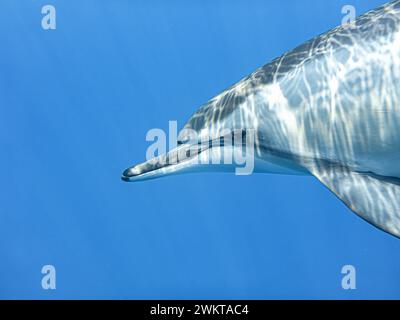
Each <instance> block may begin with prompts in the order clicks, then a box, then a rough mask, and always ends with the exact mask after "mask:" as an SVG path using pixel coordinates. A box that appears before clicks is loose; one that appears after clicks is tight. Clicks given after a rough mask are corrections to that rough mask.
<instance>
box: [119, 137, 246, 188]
mask: <svg viewBox="0 0 400 320" xmlns="http://www.w3.org/2000/svg"><path fill="white" fill-rule="evenodd" d="M244 137H245V136H244ZM226 138H227V137H226V136H221V137H218V138H215V139H209V140H206V141H199V142H197V143H192V144H190V143H185V142H183V141H178V142H177V147H176V148H174V149H172V150H170V151H169V152H167V153H165V154H162V155H160V156H157V157H155V158H152V159H150V160H148V161H146V162H144V163H141V164H138V165H135V166H132V167H130V168H128V169H126V170H125V171H124V172H123V173H122V177H121V179H122V180H123V181H126V182H130V181H132V178H136V179H139V178H140V177H142V176H144V175H150V174H152V173H155V172H156V171H158V170H165V169H168V168H170V167H174V166H178V165H184V164H185V163H188V162H190V161H191V160H193V159H194V158H196V157H199V156H200V154H201V153H202V152H205V151H207V150H211V149H213V148H218V147H219V148H223V147H227V146H231V147H233V146H235V147H239V148H243V147H245V141H243V136H242V140H241V142H239V143H238V142H235V141H234V140H233V139H230V143H227V139H226ZM222 164H223V163H222Z"/></svg>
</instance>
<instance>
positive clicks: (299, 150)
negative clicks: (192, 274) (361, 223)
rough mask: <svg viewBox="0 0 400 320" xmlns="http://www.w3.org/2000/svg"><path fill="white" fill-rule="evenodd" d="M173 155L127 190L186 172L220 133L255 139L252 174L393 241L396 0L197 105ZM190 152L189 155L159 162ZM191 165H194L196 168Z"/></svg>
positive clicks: (399, 24)
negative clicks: (324, 196) (289, 180)
mask: <svg viewBox="0 0 400 320" xmlns="http://www.w3.org/2000/svg"><path fill="white" fill-rule="evenodd" d="M184 129H185V130H182V131H181V133H180V135H179V137H178V146H177V148H176V149H173V150H171V151H170V152H169V153H168V154H166V155H161V156H159V157H155V158H154V159H151V160H149V161H147V162H145V163H143V164H139V165H136V166H133V167H131V168H129V169H127V170H125V172H124V173H123V176H122V179H123V180H125V181H139V180H147V179H153V178H158V177H161V176H166V175H171V174H178V173H183V172H193V171H207V170H214V171H215V170H216V171H227V170H229V168H228V169H227V166H226V165H220V166H214V165H213V166H202V165H199V161H194V160H196V159H195V158H196V157H200V156H201V155H202V154H203V150H204V149H210V148H213V149H214V148H217V149H218V150H219V151H221V150H222V151H223V150H224V149H226V148H232V145H229V144H217V145H216V146H215V145H214V144H213V145H212V146H210V144H208V143H207V145H204V144H200V143H192V142H188V139H187V138H186V137H185V132H189V131H190V130H186V129H191V130H192V131H195V132H196V133H198V136H199V137H206V136H208V137H211V140H215V139H220V138H222V137H223V136H224V135H225V132H226V129H229V130H232V131H235V130H253V131H254V132H255V142H254V144H255V147H254V150H255V151H254V158H255V168H254V171H255V172H266V173H282V174H299V175H313V176H315V177H316V178H317V179H318V180H319V181H321V182H322V183H323V184H324V185H325V186H326V187H328V188H329V189H330V190H331V191H332V192H333V193H334V194H336V196H337V197H338V198H339V199H341V200H342V201H343V202H344V203H345V204H346V205H347V206H348V207H349V208H350V209H351V210H352V211H354V212H355V213H356V214H358V215H359V216H360V217H361V218H363V219H365V220H366V221H368V222H370V223H371V224H373V225H374V226H376V227H378V228H379V229H381V230H384V231H386V232H388V233H390V234H392V235H394V236H396V237H400V163H399V160H400V0H398V1H393V2H391V3H388V4H386V5H383V6H382V7H379V8H377V9H375V10H373V11H370V12H368V13H366V14H364V15H362V16H360V17H359V18H358V19H357V20H356V21H355V22H354V23H353V25H346V26H344V25H343V26H339V27H337V28H335V29H333V30H331V31H329V32H327V33H325V34H322V35H320V36H318V37H316V38H314V39H312V40H310V41H308V42H306V43H304V44H303V45H301V46H299V47H298V48H296V49H294V50H293V51H290V52H288V53H285V54H284V55H282V56H281V57H279V58H277V59H275V60H273V61H272V62H271V63H269V64H267V65H265V66H264V67H262V68H260V69H258V70H256V71H255V72H254V73H252V74H251V75H249V76H248V77H246V78H245V79H243V80H241V81H240V82H238V83H237V84H236V85H234V86H232V87H231V88H229V89H227V90H226V91H224V92H223V93H221V94H220V95H218V96H217V97H215V98H213V99H212V100H210V101H209V102H208V103H206V104H205V105H203V106H202V107H201V108H200V109H199V110H198V111H197V112H196V113H195V114H194V115H193V116H192V117H191V118H190V119H189V121H188V122H187V124H186V125H185V127H184ZM190 146H192V147H193V146H197V148H198V152H197V154H196V155H194V156H189V157H187V158H183V159H180V160H179V161H175V162H174V163H170V162H168V161H165V160H167V159H169V158H170V157H172V156H173V155H174V154H176V153H178V152H180V150H185V149H186V148H189V147H190ZM197 160H198V159H197Z"/></svg>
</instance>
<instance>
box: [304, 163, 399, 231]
mask: <svg viewBox="0 0 400 320" xmlns="http://www.w3.org/2000/svg"><path fill="white" fill-rule="evenodd" d="M310 171H311V172H312V173H313V174H314V176H316V177H317V178H318V179H319V180H320V181H321V182H322V183H323V184H324V185H325V186H327V187H328V188H329V189H330V190H331V191H332V192H333V193H334V194H336V196H338V197H339V199H341V200H342V201H343V202H344V203H345V204H346V205H347V206H348V207H349V208H350V209H351V210H353V211H354V212H355V213H356V214H357V215H359V216H360V217H361V218H363V219H365V220H366V221H368V222H369V223H371V224H373V225H374V226H376V227H377V228H379V229H381V230H383V231H386V232H388V233H390V234H392V235H394V236H396V237H398V238H400V179H397V178H391V177H385V176H380V175H376V174H373V173H364V172H355V171H352V170H351V169H349V168H346V167H341V166H334V165H323V166H314V167H313V168H311V169H310Z"/></svg>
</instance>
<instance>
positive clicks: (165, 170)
mask: <svg viewBox="0 0 400 320" xmlns="http://www.w3.org/2000/svg"><path fill="white" fill-rule="evenodd" d="M240 102H242V100H240V99H239V98H238V97H237V95H235V94H232V90H231V91H229V90H228V91H227V92H225V93H223V94H221V95H220V96H217V97H216V98H214V99H213V100H211V101H210V102H208V103H207V104H205V105H204V106H203V107H201V108H200V109H199V110H198V111H197V112H196V113H195V114H194V115H193V116H192V117H191V118H190V119H189V121H188V122H187V123H186V125H185V126H184V128H183V129H182V131H181V132H180V133H179V135H178V139H177V140H178V141H177V146H176V148H173V149H172V150H170V151H169V152H168V153H166V154H163V155H160V156H158V157H154V158H152V159H150V160H148V161H146V162H144V163H141V164H138V165H135V166H132V167H130V168H128V169H126V170H125V171H124V172H123V175H122V180H124V181H130V182H133V181H141V180H149V179H155V178H158V177H162V176H168V175H172V174H174V175H175V174H181V173H186V172H199V171H201V172H204V171H219V172H231V171H234V170H236V169H237V168H238V167H246V168H250V167H248V166H247V165H248V164H249V165H250V166H251V163H250V161H253V164H254V159H251V158H250V157H252V156H253V154H254V153H253V152H252V148H253V146H254V138H253V137H252V136H251V135H252V133H253V132H254V130H253V129H252V128H249V127H248V126H247V125H246V123H247V122H246V121H243V119H240V114H239V113H240V110H239V108H238V106H239V103H240ZM239 153H240V154H241V155H240V156H238V154H239ZM250 170H251V168H250Z"/></svg>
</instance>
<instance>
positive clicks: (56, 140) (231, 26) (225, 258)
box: [0, 0, 400, 299]
mask: <svg viewBox="0 0 400 320" xmlns="http://www.w3.org/2000/svg"><path fill="white" fill-rule="evenodd" d="M351 2H352V3H351V4H353V5H354V6H355V7H356V9H357V13H358V14H361V13H363V12H365V11H367V10H369V9H373V8H374V7H376V6H378V5H380V4H382V3H383V2H384V1H382V0H368V1H366V0H352V1H351ZM46 4H52V5H54V6H55V8H56V10H57V29H56V30H47V31H45V30H43V29H42V27H41V19H42V17H43V15H42V14H41V8H42V6H43V5H46ZM345 4H348V1H347V0H335V1H334V0H330V1H320V0H308V1H302V0H292V1H288V0H285V1H251V2H249V1H245V0H243V1H196V2H195V1H141V2H139V1H128V0H115V1H114V0H113V1H111V0H109V1H94V0H93V1H89V0H80V1H78V0H74V1H72V0H68V1H65V0H63V1H61V0H60V1H56V0H46V1H42V0H34V1H28V0H2V1H1V4H0V41H1V47H0V66H1V69H0V70H1V73H0V146H1V157H0V178H1V179H0V181H1V182H0V298H39V299H60V298H112V299H114V298H115V299H120V298H134V299H136V298H162V299H164V298H210V299H213V298H255V299H267V298H277V299H281V298H328V299H336V298H345V299H354V298H400V290H399V289H400V254H399V252H400V250H399V249H400V240H398V239H395V238H394V237H391V236H389V235H387V234H385V233H384V232H382V231H379V230H377V229H375V228H374V227H373V226H371V225H369V224H367V223H366V222H364V221H362V220H361V219H360V218H358V217H357V216H356V215H354V214H353V213H351V212H350V211H349V209H347V208H346V207H345V206H344V205H343V204H342V203H341V202H340V201H339V200H338V199H337V198H336V197H335V196H334V195H333V194H331V193H330V192H329V191H328V190H327V189H326V188H325V187H324V186H322V185H321V184H320V183H319V182H318V181H316V179H314V178H312V177H290V176H279V175H276V176H274V175H252V176H245V177H243V176H241V177H240V176H235V175H233V174H232V175H231V174H215V173H214V174H192V175H182V176H176V177H168V178H165V179H160V180H154V181H149V182H145V183H137V184H128V183H124V182H122V181H121V180H120V176H121V172H122V171H123V170H124V169H125V168H126V167H128V166H129V165H132V164H134V163H137V162H141V161H142V160H144V158H145V152H146V149H147V147H148V146H149V145H150V143H149V142H147V141H146V140H145V136H146V133H147V131H148V130H150V129H152V128H161V129H164V130H167V129H168V121H170V120H177V121H178V124H179V125H180V126H182V125H183V124H184V123H185V121H186V120H187V119H188V118H189V116H190V115H191V114H192V112H193V111H195V110H196V108H197V107H198V106H199V105H201V104H202V103H204V102H205V101H207V100H208V99H210V98H212V97H213V96H215V95H216V94H218V93H219V92H220V91H222V90H224V89H225V88H226V87H228V86H230V85H231V84H233V83H235V82H236V81H238V80H240V79H241V78H242V77H244V76H246V75H248V74H249V73H250V72H252V71H253V70H254V69H256V68H257V67H259V66H262V65H263V64H265V63H267V62H268V61H270V60H272V59H273V58H275V57H277V56H279V55H280V54H282V53H283V52H285V51H287V50H289V49H291V48H293V47H295V46H296V45H299V44H301V43H302V42H304V41H305V40H308V39H309V38H312V37H313V36H315V35H317V34H320V33H322V32H325V31H327V30H329V29H330V28H332V27H334V26H336V25H338V24H340V23H341V19H342V17H343V15H342V13H341V9H342V6H343V5H345ZM47 264H50V265H53V266H54V267H55V268H56V289H55V290H44V289H43V288H42V286H41V280H42V277H43V275H42V273H41V269H42V266H44V265H47ZM347 264H351V265H353V266H354V267H355V268H356V270H357V278H356V279H357V280H356V281H357V289H356V290H343V289H342V287H341V280H342V277H343V275H342V274H341V268H342V266H344V265H347Z"/></svg>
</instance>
